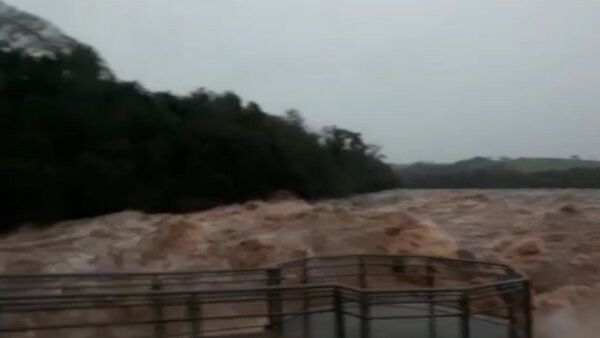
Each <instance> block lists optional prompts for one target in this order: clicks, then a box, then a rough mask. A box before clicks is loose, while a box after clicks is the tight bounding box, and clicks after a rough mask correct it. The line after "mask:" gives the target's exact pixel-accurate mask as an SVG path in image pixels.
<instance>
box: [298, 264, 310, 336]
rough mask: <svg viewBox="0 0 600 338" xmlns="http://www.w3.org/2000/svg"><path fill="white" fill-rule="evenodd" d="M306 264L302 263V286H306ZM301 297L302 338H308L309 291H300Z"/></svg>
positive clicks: (307, 277)
mask: <svg viewBox="0 0 600 338" xmlns="http://www.w3.org/2000/svg"><path fill="white" fill-rule="evenodd" d="M307 262H308V261H307V260H306V259H305V260H303V261H302V279H301V280H300V284H302V285H306V284H307V283H308V279H309V276H308V267H307V264H308V263H307ZM302 296H303V297H302V312H304V314H303V315H302V330H303V336H304V337H310V315H309V313H308V310H309V308H310V298H309V291H307V290H306V289H304V290H303V291H302Z"/></svg>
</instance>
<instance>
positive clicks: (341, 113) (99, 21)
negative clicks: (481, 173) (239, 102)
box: [7, 0, 600, 163]
mask: <svg viewBox="0 0 600 338" xmlns="http://www.w3.org/2000/svg"><path fill="white" fill-rule="evenodd" d="M7 2H9V3H11V4H13V5H15V6H17V7H19V8H21V9H24V10H26V11H29V12H31V13H34V14H36V15H40V16H42V17H44V18H46V19H48V20H50V21H52V22H53V23H55V24H56V25H58V26H59V27H60V28H62V29H63V30H64V31H65V32H66V33H67V34H69V35H71V36H73V37H75V38H77V39H80V40H81V41H83V42H85V43H88V44H90V45H92V46H94V47H95V48H96V49H97V50H98V51H99V52H100V53H101V54H102V56H103V57H104V58H105V59H106V60H107V62H108V63H109V64H110V66H111V68H112V69H113V70H114V71H115V72H116V74H117V75H118V76H119V77H120V78H121V79H125V80H136V81H139V82H141V83H142V84H143V85H145V86H146V87H148V88H150V89H154V90H170V91H173V92H175V93H180V94H183V93H187V92H189V91H190V90H193V89H194V88H198V87H205V88H207V89H211V90H215V91H224V90H233V91H235V92H236V93H238V94H239V95H241V96H242V97H243V98H244V99H246V100H253V101H256V102H258V103H259V104H260V105H261V106H262V107H263V108H264V109H265V110H267V111H269V112H271V113H276V114H281V113H283V112H284V111H285V110H286V109H288V108H297V109H298V110H300V111H301V112H302V113H303V115H304V116H305V117H306V119H307V120H308V121H309V123H310V125H311V126H313V127H315V128H317V127H321V126H324V125H331V124H337V125H339V126H342V127H346V128H349V129H353V130H357V131H360V132H362V133H363V135H364V136H365V138H366V139H367V140H368V141H369V142H372V143H377V144H380V145H381V146H383V147H384V153H385V154H386V155H388V158H389V160H390V161H394V162H401V163H403V162H411V161H418V160H427V161H437V162H440V161H451V160H457V159H461V158H466V157H471V156H475V155H484V156H500V155H507V156H555V157H564V156H569V155H572V154H579V155H581V156H582V157H587V158H600V1H597V0H589V1H578V0H575V1H573V0H560V1H558V0H557V1H550V0H546V1H535V0H528V1H523V0H501V1H497V0H490V1H484V0H464V1H452V0H442V1H426V0H402V1H399V0H381V1H378V0H336V1H333V0H331V1H327V0H310V1H308V0H307V1H302V0H294V1H292V0H290V1H287V0H235V1H233V0H231V1H230V0H7Z"/></svg>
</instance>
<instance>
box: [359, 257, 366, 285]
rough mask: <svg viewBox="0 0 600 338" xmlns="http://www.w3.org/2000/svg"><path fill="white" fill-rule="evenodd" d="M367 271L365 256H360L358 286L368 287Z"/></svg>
mask: <svg viewBox="0 0 600 338" xmlns="http://www.w3.org/2000/svg"><path fill="white" fill-rule="evenodd" d="M366 278H367V271H366V268H365V261H364V257H362V256H359V257H358V287H359V288H361V289H364V288H366V287H367V279H366Z"/></svg>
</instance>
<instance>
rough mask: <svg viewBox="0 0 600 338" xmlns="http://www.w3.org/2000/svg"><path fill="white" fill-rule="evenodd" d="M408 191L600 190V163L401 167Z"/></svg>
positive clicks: (474, 161) (480, 161) (478, 161)
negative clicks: (456, 189) (449, 189)
mask: <svg viewBox="0 0 600 338" xmlns="http://www.w3.org/2000/svg"><path fill="white" fill-rule="evenodd" d="M396 171H397V173H398V175H400V176H401V177H402V182H403V184H404V186H405V187H406V188H436V189H437V188H439V189H442V188H485V189H495V188H600V162H597V161H585V160H580V159H577V158H575V159H538V158H519V159H500V160H494V159H490V158H485V157H474V158H471V159H468V160H462V161H457V162H455V163H450V164H434V163H425V162H420V163H414V164H411V165H408V166H403V167H397V168H396Z"/></svg>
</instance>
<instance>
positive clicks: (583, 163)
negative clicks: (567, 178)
mask: <svg viewBox="0 0 600 338" xmlns="http://www.w3.org/2000/svg"><path fill="white" fill-rule="evenodd" d="M502 162H503V163H505V164H506V165H507V166H508V167H510V168H512V169H515V170H518V171H521V172H536V171H548V170H568V169H573V168H600V161H595V160H583V159H577V158H531V157H521V158H516V159H509V160H505V161H502Z"/></svg>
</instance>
